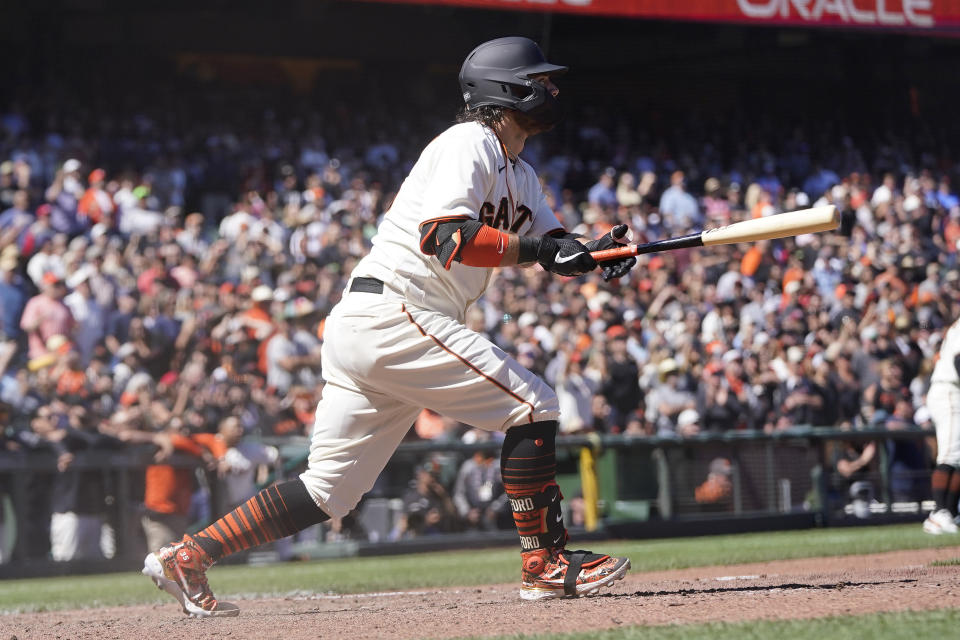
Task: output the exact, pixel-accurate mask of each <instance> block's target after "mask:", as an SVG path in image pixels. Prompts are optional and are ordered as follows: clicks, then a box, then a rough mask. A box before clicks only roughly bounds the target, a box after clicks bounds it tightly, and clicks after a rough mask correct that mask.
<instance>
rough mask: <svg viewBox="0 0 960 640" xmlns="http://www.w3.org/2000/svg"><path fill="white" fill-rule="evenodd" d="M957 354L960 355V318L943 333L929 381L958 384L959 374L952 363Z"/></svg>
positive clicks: (959, 381)
mask: <svg viewBox="0 0 960 640" xmlns="http://www.w3.org/2000/svg"><path fill="white" fill-rule="evenodd" d="M958 355H960V320H957V321H956V322H954V323H953V324H952V325H950V328H949V329H947V331H946V333H944V334H943V342H941V343H940V351H939V354H938V356H937V363H936V364H935V365H934V366H933V373H932V374H931V376H930V382H950V383H953V384H960V375H958V374H957V367H956V365H955V364H954V363H955V361H956V357H957V356H958Z"/></svg>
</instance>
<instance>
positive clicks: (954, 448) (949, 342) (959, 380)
mask: <svg viewBox="0 0 960 640" xmlns="http://www.w3.org/2000/svg"><path fill="white" fill-rule="evenodd" d="M957 355H960V320H957V321H956V322H954V323H953V324H952V325H951V326H950V328H949V329H947V331H946V333H945V334H944V335H943V342H941V344H940V351H939V353H938V355H937V363H936V364H935V365H934V367H933V373H932V374H931V376H930V390H929V391H928V392H927V409H928V410H929V411H930V417H931V418H933V424H934V426H935V427H936V429H937V464H949V465H951V466H954V467H958V468H960V375H957V367H956V364H955V358H956V357H957Z"/></svg>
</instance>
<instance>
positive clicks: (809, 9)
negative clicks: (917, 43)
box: [737, 0, 935, 29]
mask: <svg viewBox="0 0 960 640" xmlns="http://www.w3.org/2000/svg"><path fill="white" fill-rule="evenodd" d="M892 4H894V3H891V2H890V1H889V0H737V6H738V7H740V10H741V11H742V12H743V15H744V16H746V17H748V18H753V19H757V20H768V19H771V18H779V19H781V20H786V21H791V20H792V19H796V18H799V19H801V20H805V21H810V22H821V21H823V20H825V19H827V20H829V19H830V18H831V17H833V18H835V19H839V20H840V21H841V22H847V23H850V24H858V25H883V26H886V27H902V26H911V27H922V28H928V29H929V28H931V27H933V26H934V24H935V23H934V17H933V1H932V0H901V1H900V2H899V3H896V4H899V5H900V7H899V10H897V8H895V7H893V6H891V5H892Z"/></svg>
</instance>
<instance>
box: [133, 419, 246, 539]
mask: <svg viewBox="0 0 960 640" xmlns="http://www.w3.org/2000/svg"><path fill="white" fill-rule="evenodd" d="M182 426H183V422H182V420H180V419H179V418H174V419H173V420H172V421H171V425H170V428H168V429H167V431H166V435H167V436H168V437H169V440H170V444H171V445H172V450H175V451H178V452H180V453H186V454H189V455H193V456H196V457H197V458H200V459H202V460H203V461H204V462H205V463H206V465H207V467H208V468H210V469H214V468H216V466H217V464H218V462H219V461H220V460H222V459H223V456H224V454H226V452H227V445H226V443H224V442H223V440H222V439H221V438H218V437H217V436H216V435H215V434H211V433H197V434H192V435H184V434H183V433H182V432H181V431H182ZM145 485H146V486H145V488H144V496H143V505H144V507H145V509H146V512H145V513H144V515H143V517H142V518H141V524H142V525H143V531H144V534H145V535H146V537H147V546H148V548H150V549H153V548H154V547H155V546H157V545H159V546H163V545H165V544H167V543H168V542H170V541H171V540H177V539H179V538H180V537H181V536H182V535H183V534H184V533H185V532H186V530H187V527H188V526H189V525H190V501H191V498H192V496H193V492H194V477H193V469H191V468H189V467H174V466H172V465H166V464H154V465H150V466H149V467H147V469H146V477H145Z"/></svg>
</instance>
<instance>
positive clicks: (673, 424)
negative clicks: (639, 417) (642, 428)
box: [647, 358, 696, 436]
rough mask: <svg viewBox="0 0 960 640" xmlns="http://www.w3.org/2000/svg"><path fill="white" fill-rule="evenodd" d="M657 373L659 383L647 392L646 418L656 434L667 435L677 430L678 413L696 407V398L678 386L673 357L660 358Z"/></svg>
mask: <svg viewBox="0 0 960 640" xmlns="http://www.w3.org/2000/svg"><path fill="white" fill-rule="evenodd" d="M657 373H658V376H659V383H658V384H657V385H656V386H655V387H653V389H652V390H651V391H650V393H649V394H647V420H648V421H650V422H651V423H653V424H654V426H655V429H656V433H657V435H661V436H669V435H672V434H674V433H676V431H677V418H678V417H679V416H680V413H681V412H682V411H684V410H687V409H695V408H696V399H695V398H694V396H693V394H692V393H690V392H689V391H686V390H684V389H681V388H680V369H679V367H678V366H677V362H676V361H675V360H674V359H673V358H664V359H663V360H661V361H660V364H658V365H657ZM688 415H689V414H688Z"/></svg>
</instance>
